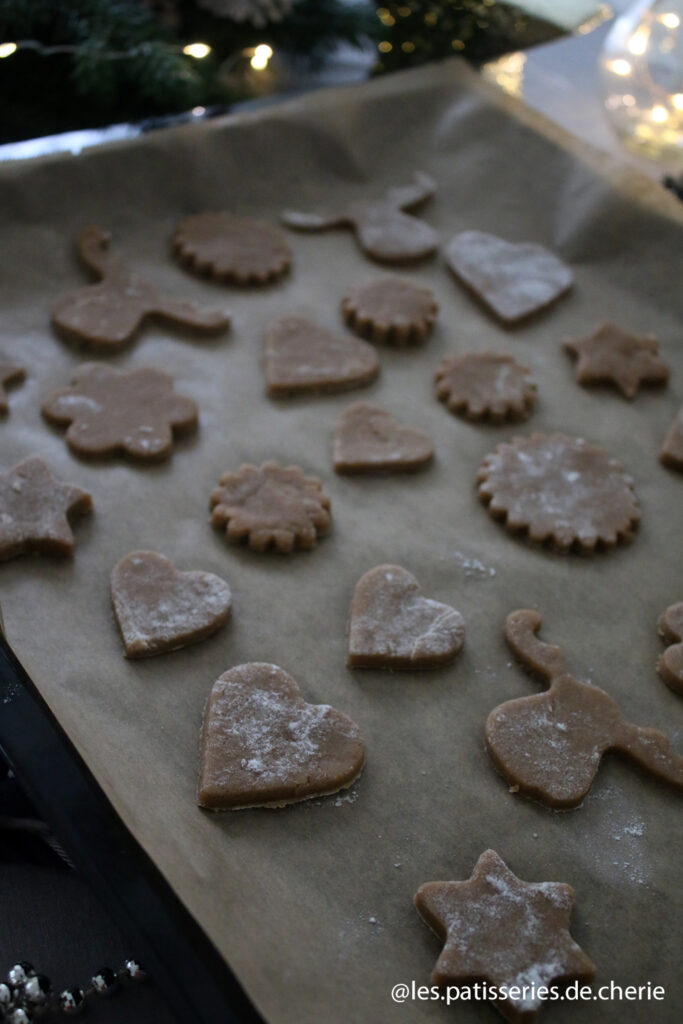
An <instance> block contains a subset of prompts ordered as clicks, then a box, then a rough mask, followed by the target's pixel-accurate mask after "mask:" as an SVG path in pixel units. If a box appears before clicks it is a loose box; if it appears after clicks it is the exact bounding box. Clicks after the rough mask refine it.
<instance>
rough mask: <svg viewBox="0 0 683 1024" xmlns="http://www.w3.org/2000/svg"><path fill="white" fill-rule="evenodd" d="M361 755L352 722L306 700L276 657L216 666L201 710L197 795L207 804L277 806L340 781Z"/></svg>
mask: <svg viewBox="0 0 683 1024" xmlns="http://www.w3.org/2000/svg"><path fill="white" fill-rule="evenodd" d="M364 760H365V751H364V747H363V743H362V741H361V740H360V738H359V735H358V727H357V726H356V724H355V722H353V721H351V719H350V718H348V717H347V716H346V715H344V714H342V713H341V711H337V710H336V709H335V708H332V707H330V706H329V705H328V704H307V703H306V701H305V700H304V699H303V697H302V696H301V693H300V691H299V687H298V686H297V684H296V683H295V682H294V680H293V679H292V677H291V676H290V675H288V674H287V673H286V672H284V671H283V670H282V669H281V668H278V666H277V665H268V664H262V663H259V662H253V663H251V664H247V665H238V666H237V668H233V669H230V671H229V672H224V673H223V675H222V676H220V677H219V678H218V679H217V680H216V682H215V683H214V685H213V688H212V690H211V694H210V695H209V700H208V702H207V705H206V711H205V713H204V729H203V733H202V751H201V768H200V775H199V792H198V803H199V806H200V807H206V808H208V809H210V810H222V809H234V810H236V809H238V808H242V807H283V806H284V805H285V804H291V803H296V802H298V801H299V800H307V799H309V798H310V797H315V796H324V795H326V794H329V793H336V792H337V791H338V790H340V789H346V788H347V787H348V786H350V785H351V784H352V783H353V782H354V781H355V780H356V779H357V778H358V776H359V775H360V773H361V771H362V769H363V764H364Z"/></svg>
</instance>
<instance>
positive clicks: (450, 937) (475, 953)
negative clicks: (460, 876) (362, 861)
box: [415, 850, 595, 1024]
mask: <svg viewBox="0 0 683 1024" xmlns="http://www.w3.org/2000/svg"><path fill="white" fill-rule="evenodd" d="M573 906H574V890H573V889H572V887H571V885H565V884H564V883H563V882H523V881H522V880H521V879H520V878H518V877H517V875H515V874H513V873H512V871H510V869H509V868H508V866H507V865H506V864H505V862H504V861H503V860H502V859H501V857H499V856H498V854H497V853H496V852H495V851H494V850H486V852H485V853H482V855H481V857H480V858H479V860H478V861H477V863H476V866H475V868H474V871H473V872H472V876H471V877H470V878H469V879H468V880H467V881H465V882H426V883H425V884H424V885H421V886H420V888H419V889H418V891H417V895H416V896H415V907H416V909H417V912H418V914H419V915H420V917H421V918H422V920H423V921H424V922H425V924H427V925H428V926H429V927H430V928H431V929H432V931H433V932H434V933H435V934H436V936H437V938H438V939H439V940H440V941H441V942H442V943H443V949H442V951H441V955H440V956H439V959H438V960H437V963H436V967H435V968H434V973H433V974H432V981H433V983H434V984H435V985H439V986H440V987H446V986H448V985H468V984H471V983H472V982H475V981H482V980H485V981H486V982H488V984H489V986H490V987H491V988H493V987H495V988H496V989H497V990H498V991H501V990H505V991H506V992H508V993H509V994H508V995H507V996H506V998H504V999H499V1000H497V1001H496V1002H495V1003H494V1005H495V1006H496V1008H497V1009H498V1010H499V1011H500V1013H501V1014H502V1015H503V1017H505V1019H506V1020H508V1021H512V1022H515V1024H517V1022H519V1024H521V1022H531V1021H534V1020H536V1018H537V1015H538V1013H539V1011H540V1010H541V1008H542V1005H543V1000H542V999H541V998H540V996H539V995H538V994H537V992H535V991H532V984H531V983H532V982H533V983H534V987H535V989H539V988H541V987H546V988H549V987H550V986H551V985H553V984H558V983H559V985H560V986H562V985H564V984H567V983H568V982H570V981H578V982H581V983H586V982H589V981H592V980H593V977H594V976H595V965H594V964H593V962H592V960H590V959H589V957H588V956H586V954H585V953H584V952H583V950H582V949H581V947H580V946H578V945H577V943H576V942H575V941H574V940H573V939H572V937H571V935H570V933H569V922H570V918H571V913H572V908H573Z"/></svg>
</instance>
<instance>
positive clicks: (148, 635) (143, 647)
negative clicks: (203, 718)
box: [111, 551, 232, 658]
mask: <svg viewBox="0 0 683 1024" xmlns="http://www.w3.org/2000/svg"><path fill="white" fill-rule="evenodd" d="M111 599H112V604H113V606H114V614H115V615H116V621H117V623H118V626H119V629H120V630H121V636H122V637H123V643H124V646H125V648H126V657H127V658H149V657H151V656H152V655H154V654H163V653H164V652H165V651H175V650H177V649H178V648H179V647H186V646H187V645H188V644H194V643H197V642H198V641H199V640H204V639H205V638H206V637H208V636H211V634H212V633H215V632H216V630H217V629H219V628H220V627H221V626H222V625H223V623H224V622H225V621H226V619H227V618H228V616H229V615H230V610H231V608H232V595H231V593H230V587H229V586H228V584H227V583H226V582H225V581H224V580H222V579H221V578H220V576H215V575H214V574H213V573H212V572H179V571H178V569H176V567H175V566H174V564H173V562H171V561H170V559H168V558H165V557H164V556H163V555H159V554H157V553H156V552H155V551H131V553H130V554H128V555H126V556H125V557H124V558H122V559H121V561H120V562H117V564H116V565H115V566H114V569H113V571H112V574H111Z"/></svg>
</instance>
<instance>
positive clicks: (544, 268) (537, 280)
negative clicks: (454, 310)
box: [446, 231, 573, 327]
mask: <svg viewBox="0 0 683 1024" xmlns="http://www.w3.org/2000/svg"><path fill="white" fill-rule="evenodd" d="M446 263H447V264H448V266H449V268H450V269H451V271H452V272H453V274H454V275H455V277H456V278H457V279H458V280H459V281H460V282H461V283H462V284H463V285H465V287H466V288H468V289H469V290H470V291H471V292H472V294H473V295H474V296H475V298H477V299H479V301H480V302H482V303H483V304H484V305H485V306H486V307H487V309H488V310H489V311H490V312H491V313H493V315H494V316H495V317H497V318H498V320H500V321H501V323H503V324H504V325H505V326H507V327H514V326H515V325H516V324H518V323H520V322H521V321H523V320H526V318H527V317H530V316H532V315H533V314H534V313H538V312H540V311H541V310H542V309H545V308H546V306H550V305H551V304H552V303H554V302H556V301H557V299H559V298H560V297H561V296H562V295H564V293H565V292H566V291H568V290H569V288H571V286H572V281H573V278H572V272H571V270H570V269H569V267H567V266H566V265H565V264H564V263H563V262H562V261H561V260H560V259H558V258H557V256H555V255H554V254H553V253H552V252H549V251H548V249H544V248H543V246H541V245H536V244H534V243H533V242H522V243H520V244H513V243H512V242H506V241H505V240H504V239H503V238H497V237H496V236H495V235H487V234H486V233H485V232H483V231H463V232H462V234H459V235H456V236H455V238H454V239H453V240H452V241H451V243H450V244H449V246H448V248H447V249H446Z"/></svg>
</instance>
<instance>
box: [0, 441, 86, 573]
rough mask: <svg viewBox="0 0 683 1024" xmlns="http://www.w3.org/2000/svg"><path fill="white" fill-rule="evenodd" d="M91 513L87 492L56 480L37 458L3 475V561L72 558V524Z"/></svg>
mask: <svg viewBox="0 0 683 1024" xmlns="http://www.w3.org/2000/svg"><path fill="white" fill-rule="evenodd" d="M91 511H92V498H91V497H90V495H89V494H88V493H87V491H82V490H81V489H80V487H74V486H73V484H64V483H62V482H61V480H57V479H56V478H55V477H54V476H53V475H52V473H51V471H50V468H49V466H48V465H46V463H45V462H43V460H42V459H39V458H38V457H37V456H32V457H31V458H28V459H24V461H23V462H20V463H18V464H17V465H16V466H13V467H12V469H8V470H6V471H5V472H4V473H0V561H1V562H6V561H8V560H9V559H10V558H16V557H17V555H23V554H29V553H30V552H36V551H37V552H41V553H42V554H46V555H70V554H72V553H73V548H74V535H73V533H72V532H71V526H70V522H71V521H73V520H74V519H76V518H78V517H80V516H84V515H86V514H87V513H88V512H91Z"/></svg>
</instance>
